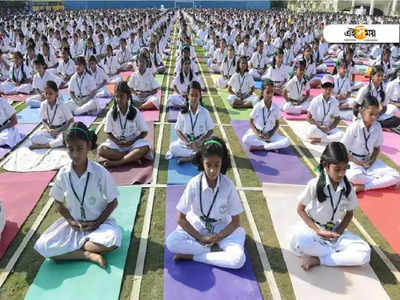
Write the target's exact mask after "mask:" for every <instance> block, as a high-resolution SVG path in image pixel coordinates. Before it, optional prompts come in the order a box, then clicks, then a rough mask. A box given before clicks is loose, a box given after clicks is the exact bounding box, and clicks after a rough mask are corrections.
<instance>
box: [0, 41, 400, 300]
mask: <svg viewBox="0 0 400 300" xmlns="http://www.w3.org/2000/svg"><path fill="white" fill-rule="evenodd" d="M175 38H176V36H175ZM175 50H176V48H175V47H172V48H171V49H170V51H171V54H172V55H171V57H170V59H169V60H168V61H166V70H167V72H166V75H165V76H164V79H163V84H162V90H163V99H162V101H163V103H165V101H166V97H167V95H168V93H170V91H169V90H168V86H169V84H170V82H171V81H172V79H173V76H174V75H173V74H172V73H173V69H174V66H175V62H176V54H177V53H176V51H175ZM196 52H197V56H198V59H199V64H200V70H201V74H200V75H201V77H202V80H203V81H204V82H205V83H206V84H207V86H208V91H207V92H205V93H204V94H203V101H204V103H205V106H206V107H207V108H208V109H209V110H210V112H212V113H211V115H212V118H213V120H214V122H215V123H216V124H217V123H218V122H217V121H218V120H217V119H216V117H215V115H214V113H213V112H214V110H215V111H216V112H217V114H218V116H219V119H220V122H221V123H222V124H228V125H229V124H230V121H231V119H230V115H229V114H228V111H227V110H226V107H225V105H224V103H223V101H222V97H221V92H222V91H221V90H218V89H216V88H215V86H214V83H213V80H212V78H211V74H210V73H209V70H208V68H207V66H206V65H205V63H204V59H202V58H203V57H204V50H202V49H201V48H199V47H196ZM13 105H16V104H15V103H14V104H13ZM24 107H25V104H22V105H19V106H18V107H17V111H19V110H21V109H23V108H24ZM103 117H104V114H103V116H101V117H99V118H98V119H97V120H96V124H95V125H93V127H97V126H99V125H98V124H99V123H100V122H101V121H102V119H103ZM283 124H285V122H283ZM170 126H173V124H164V123H161V124H156V125H155V133H154V136H155V141H154V145H155V147H156V145H157V142H158V138H161V139H162V143H161V149H160V161H159V169H158V176H157V180H156V182H153V183H157V184H166V183H167V173H168V171H167V168H168V161H167V160H166V159H165V153H166V152H167V150H168V146H169V135H168V134H165V132H169V129H170ZM162 127H164V128H163V132H164V134H162V135H160V136H159V132H160V130H161V129H162ZM285 132H287V134H288V136H289V138H290V139H291V141H292V144H294V145H296V146H297V147H298V149H300V150H297V149H296V150H295V152H296V154H297V155H298V156H299V157H300V159H301V160H302V162H303V163H304V164H306V165H307V168H309V169H310V171H312V172H314V171H313V168H314V167H315V166H316V165H317V160H315V159H314V158H313V157H312V155H311V153H310V152H309V151H308V150H307V149H306V148H305V146H304V144H303V143H302V141H301V140H300V139H299V138H298V137H297V136H296V135H295V134H294V133H293V131H292V130H290V128H289V127H285ZM215 134H216V135H218V136H221V137H222V136H223V135H224V134H225V135H226V137H227V138H228V142H229V145H230V147H231V149H232V152H233V153H234V159H235V162H236V166H237V170H238V174H239V179H240V182H241V185H242V186H243V187H261V182H259V180H258V178H257V176H256V174H255V172H254V170H253V169H252V166H251V164H250V162H249V161H248V159H247V157H246V154H245V152H244V150H243V149H242V147H241V145H240V142H239V140H238V138H237V137H236V135H235V133H234V131H233V129H232V128H231V127H229V126H216V130H215ZM281 134H283V133H282V132H281ZM104 140H105V134H104V132H103V131H102V130H101V131H100V133H99V143H101V142H102V141H104ZM301 151H303V152H304V154H306V155H303V153H301ZM90 157H91V158H92V159H94V157H95V156H94V153H91V155H90ZM382 159H383V160H384V161H385V162H387V163H388V164H389V165H391V166H393V167H396V168H397V169H398V170H399V169H400V168H399V167H398V166H396V164H394V162H392V161H390V159H388V158H386V157H383V156H382ZM1 171H2V172H4V170H1ZM228 176H229V177H230V178H231V179H232V180H233V181H234V182H236V183H237V180H238V179H237V178H236V177H235V174H234V171H233V170H230V171H229V172H228ZM150 189H151V188H143V192H142V196H141V203H140V206H139V209H138V213H137V217H136V223H135V227H134V231H133V234H132V239H131V244H130V248H129V252H128V259H127V262H126V266H125V270H124V277H123V281H122V284H121V292H120V299H130V297H131V290H132V287H133V279H134V276H135V268H136V266H137V263H138V252H139V245H140V243H147V250H146V252H145V254H146V255H145V260H144V269H143V275H142V280H141V284H140V294H138V295H135V296H137V297H136V298H135V299H143V300H155V299H163V273H164V269H163V268H164V264H163V260H164V256H163V255H164V254H163V247H164V224H165V198H166V190H165V188H155V194H154V197H153V198H152V199H151V198H149V196H150V195H151V193H150ZM243 194H244V195H245V199H246V201H247V203H248V205H249V208H250V211H249V213H250V215H249V214H248V215H247V217H246V215H245V214H243V215H242V217H241V222H242V226H243V227H244V228H245V230H246V232H247V239H246V247H247V249H248V252H249V255H250V259H251V264H252V267H253V269H254V272H255V275H256V278H257V281H258V283H259V287H260V290H261V293H262V295H263V297H264V299H271V290H270V286H269V284H268V281H267V279H266V277H265V273H264V271H265V270H264V269H263V265H262V262H261V260H260V256H259V249H257V246H256V242H255V240H256V239H257V238H256V236H254V231H252V230H251V225H250V223H251V221H252V220H254V223H255V225H256V230H257V232H258V234H259V236H260V239H261V243H262V247H263V250H264V251H265V252H266V254H267V257H268V260H269V263H270V264H271V269H272V273H273V276H274V278H275V281H276V283H277V286H278V289H279V292H280V294H281V297H282V299H295V295H294V292H293V288H292V284H291V281H290V278H289V275H288V273H287V268H286V265H285V262H284V260H283V256H282V252H281V250H280V246H279V242H278V239H277V236H276V234H275V231H274V228H273V225H272V220H271V216H270V213H269V211H268V208H267V206H266V201H265V199H264V197H263V194H262V192H261V191H245V192H243ZM48 200H49V188H47V189H46V191H45V192H44V194H43V195H42V197H41V199H40V200H39V202H38V203H37V205H36V207H35V208H34V210H33V211H32V213H31V215H30V216H29V218H28V219H27V220H26V222H25V224H24V225H23V227H22V229H21V230H20V232H19V233H18V235H17V237H16V238H15V240H14V241H13V242H12V243H11V245H10V247H9V248H8V250H7V252H6V254H5V256H4V257H3V259H2V260H1V262H0V271H1V272H3V271H4V268H5V266H6V265H7V263H8V262H9V261H10V259H11V257H12V256H13V254H14V252H15V251H16V249H17V247H18V246H19V244H20V243H21V241H22V240H23V238H24V236H25V235H26V234H27V232H28V230H29V229H30V228H31V226H32V224H33V222H34V221H35V220H36V218H37V217H38V215H39V213H40V212H41V210H42V208H43V207H44V206H45V204H46V203H47V201H48ZM150 200H151V201H153V200H154V204H153V205H152V206H151V207H150V208H151V220H150V219H147V218H146V210H147V209H148V203H149V201H150ZM242 200H243V197H242ZM150 203H151V202H150ZM249 216H251V219H249ZM355 217H356V218H357V220H358V222H359V223H360V224H361V225H362V227H363V228H364V229H365V230H366V231H367V232H368V234H369V235H370V236H371V237H372V239H373V240H374V241H375V242H376V243H377V245H378V248H379V249H381V250H382V252H383V253H385V254H386V256H387V257H388V258H389V260H390V261H391V262H392V263H393V264H394V266H395V267H397V268H400V259H399V256H398V255H397V254H396V253H395V251H394V250H393V249H392V248H391V247H390V246H389V244H388V243H387V242H386V241H385V239H384V238H383V237H382V235H381V234H380V233H379V232H378V231H377V230H376V229H375V227H374V226H373V225H372V224H371V222H370V221H369V219H368V218H367V217H366V216H365V215H364V213H363V212H362V211H361V210H360V209H357V210H356V211H355ZM57 218H59V215H58V213H57V212H56V211H55V209H54V207H52V208H51V209H50V210H49V211H48V213H47V214H46V217H45V218H44V220H43V222H42V223H41V225H40V227H39V228H38V230H37V232H36V233H35V234H34V236H33V238H32V239H31V240H30V242H29V243H28V245H27V247H26V248H25V250H24V251H23V253H22V255H21V257H20V258H19V260H18V262H17V263H16V265H15V267H14V268H13V271H12V273H11V274H10V275H9V276H8V279H7V281H6V282H5V284H4V285H3V286H2V287H1V288H0V299H4V300H14V299H18V300H19V299H23V298H24V295H25V294H26V292H27V290H28V288H29V286H30V284H31V283H32V281H33V279H34V278H35V275H36V273H37V271H38V269H39V267H40V265H41V263H42V262H43V258H41V257H40V256H39V255H38V254H37V253H36V252H35V251H34V250H33V245H34V243H35V242H36V240H37V239H38V237H39V236H40V234H41V233H43V231H44V230H45V229H46V228H48V227H49V226H50V225H51V224H52V223H53V222H54V221H55V220H56V219H57ZM149 221H150V227H149V232H148V239H143V238H142V233H143V229H144V228H146V227H144V225H145V224H146V222H149ZM350 230H351V231H353V232H354V233H356V234H359V235H361V236H362V234H361V232H360V231H359V229H358V227H356V226H355V225H354V224H351V225H350ZM371 266H372V267H373V269H374V271H375V272H376V274H377V275H378V277H379V279H380V281H381V283H382V285H383V287H384V288H385V290H386V292H387V293H388V295H389V296H390V297H391V298H392V299H400V285H399V284H398V282H397V280H396V278H395V277H394V276H393V274H392V272H391V271H390V270H389V269H388V267H387V266H386V265H385V263H384V262H383V261H382V259H381V258H380V256H379V255H378V254H377V252H376V251H375V250H373V253H372V258H371ZM374 300H375V299H374ZM376 300H378V299H376Z"/></svg>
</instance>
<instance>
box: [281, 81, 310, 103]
mask: <svg viewBox="0 0 400 300" xmlns="http://www.w3.org/2000/svg"><path fill="white" fill-rule="evenodd" d="M285 89H286V90H287V92H288V97H289V98H291V99H294V100H300V99H301V97H302V96H303V94H304V93H305V92H307V91H309V90H310V84H309V82H306V81H305V79H304V78H301V80H300V81H299V80H298V79H297V76H293V78H292V79H290V80H289V81H288V82H287V83H286V84H285Z"/></svg>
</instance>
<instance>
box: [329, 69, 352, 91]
mask: <svg viewBox="0 0 400 300" xmlns="http://www.w3.org/2000/svg"><path fill="white" fill-rule="evenodd" d="M334 80H335V86H334V87H333V90H332V93H333V95H346V94H347V93H351V91H352V88H351V82H350V79H349V77H347V76H346V75H345V76H344V77H343V78H342V77H340V75H339V74H336V75H335V76H334Z"/></svg>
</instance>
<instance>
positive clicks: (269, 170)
mask: <svg viewBox="0 0 400 300" xmlns="http://www.w3.org/2000/svg"><path fill="white" fill-rule="evenodd" d="M231 123H232V128H233V130H234V131H235V134H236V136H237V137H238V139H239V141H240V144H241V145H242V148H243V149H244V151H245V152H246V154H247V157H248V158H249V160H250V163H251V165H252V166H253V169H254V171H255V172H256V173H257V176H258V179H259V180H260V181H261V182H274V183H293V184H294V183H297V184H305V183H307V182H308V181H309V180H310V179H311V178H312V176H311V173H310V171H309V170H308V169H307V168H306V167H305V166H304V165H303V164H302V162H301V161H300V159H299V158H298V157H297V156H296V154H295V153H294V151H293V149H292V147H288V148H285V149H281V150H280V151H279V153H276V152H272V151H254V152H250V151H249V148H248V147H247V146H246V145H244V144H243V142H242V138H243V136H244V134H245V133H246V132H247V130H248V129H249V122H248V121H232V122H231Z"/></svg>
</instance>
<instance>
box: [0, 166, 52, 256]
mask: <svg viewBox="0 0 400 300" xmlns="http://www.w3.org/2000/svg"><path fill="white" fill-rule="evenodd" d="M55 174H56V172H55V171H50V172H32V173H2V174H0V199H1V201H2V202H3V206H4V210H5V214H6V226H5V228H4V231H3V233H2V235H1V240H0V258H2V257H3V255H4V253H5V252H6V250H7V248H8V246H9V245H10V243H11V242H12V240H13V239H14V238H15V236H16V235H17V233H18V231H19V229H20V228H21V227H22V225H23V224H24V222H25V220H26V218H27V217H28V216H29V214H30V213H31V211H32V209H33V208H34V207H35V205H36V203H37V202H38V200H39V199H40V196H41V195H42V194H43V192H44V190H45V188H46V187H47V185H48V184H49V182H50V180H51V179H52V178H53V177H54V175H55Z"/></svg>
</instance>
